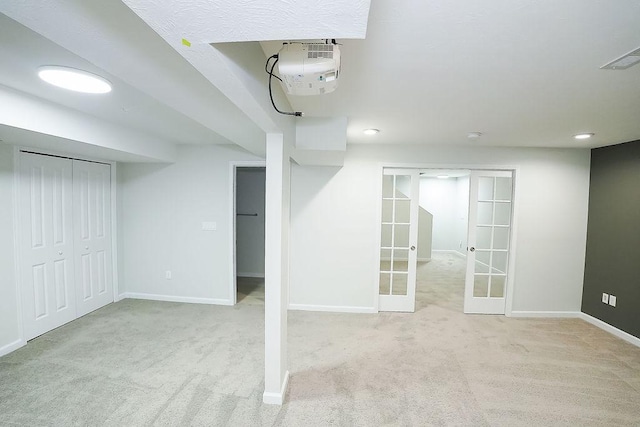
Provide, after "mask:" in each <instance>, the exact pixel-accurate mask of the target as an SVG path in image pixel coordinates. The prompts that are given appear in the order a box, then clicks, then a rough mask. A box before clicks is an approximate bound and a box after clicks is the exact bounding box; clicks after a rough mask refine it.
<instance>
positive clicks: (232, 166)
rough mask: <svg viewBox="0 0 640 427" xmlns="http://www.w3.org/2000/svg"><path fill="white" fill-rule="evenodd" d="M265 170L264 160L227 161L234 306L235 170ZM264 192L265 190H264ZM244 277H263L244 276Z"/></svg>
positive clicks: (231, 279) (230, 256)
mask: <svg viewBox="0 0 640 427" xmlns="http://www.w3.org/2000/svg"><path fill="white" fill-rule="evenodd" d="M239 167H240V168H256V167H258V168H265V169H266V167H267V162H266V161H265V160H231V161H229V234H230V236H229V259H230V260H231V262H230V263H229V301H230V302H231V304H229V305H236V303H237V302H238V301H237V298H238V283H237V276H238V275H236V268H237V261H236V169H237V168H239ZM265 191H266V188H265ZM246 277H264V275H262V276H246Z"/></svg>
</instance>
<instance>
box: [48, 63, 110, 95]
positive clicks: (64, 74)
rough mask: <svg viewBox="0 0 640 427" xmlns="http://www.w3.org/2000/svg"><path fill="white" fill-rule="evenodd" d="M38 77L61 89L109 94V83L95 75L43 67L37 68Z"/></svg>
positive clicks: (70, 69) (56, 67) (68, 69)
mask: <svg viewBox="0 0 640 427" xmlns="http://www.w3.org/2000/svg"><path fill="white" fill-rule="evenodd" d="M38 77H40V78H41V79H42V80H44V81H45V82H47V83H49V84H52V85H54V86H58V87H61V88H63V89H68V90H72V91H74V92H82V93H108V92H111V83H109V81H108V80H106V79H104V78H102V77H100V76H97V75H95V74H92V73H89V72H86V71H82V70H77V69H75V68H69V67H60V66H44V67H40V68H38Z"/></svg>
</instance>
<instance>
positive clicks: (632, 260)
mask: <svg viewBox="0 0 640 427" xmlns="http://www.w3.org/2000/svg"><path fill="white" fill-rule="evenodd" d="M577 250H578V249H577ZM603 292H605V293H607V294H610V295H615V296H616V299H617V301H616V306H615V307H612V306H610V305H608V304H604V303H603V302H602V293H603ZM582 311H583V312H584V313H587V314H589V315H591V316H593V317H596V318H598V319H600V320H602V321H604V322H606V323H608V324H610V325H612V326H615V327H616V328H618V329H621V330H623V331H625V332H627V333H629V334H631V335H634V336H636V337H639V338H640V141H635V142H628V143H626V144H619V145H614V146H610V147H603V148H596V149H593V150H592V151H591V185H590V190H589V222H588V226H587V253H586V261H585V274H584V290H583V294H582Z"/></svg>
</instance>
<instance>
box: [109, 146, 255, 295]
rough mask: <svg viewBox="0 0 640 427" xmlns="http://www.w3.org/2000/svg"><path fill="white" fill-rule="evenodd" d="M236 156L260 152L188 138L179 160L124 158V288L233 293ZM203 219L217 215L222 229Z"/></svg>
mask: <svg viewBox="0 0 640 427" xmlns="http://www.w3.org/2000/svg"><path fill="white" fill-rule="evenodd" d="M231 160H261V159H259V158H258V157H256V156H254V155H252V154H249V153H247V152H246V151H244V150H243V149H240V148H237V147H235V146H230V145H224V146H187V145H184V146H179V147H178V153H177V161H176V163H174V164H170V165H158V164H155V165H151V164H121V165H119V170H118V172H119V173H120V174H121V177H120V182H121V190H122V218H121V223H120V226H121V227H122V242H121V245H122V248H123V253H122V254H121V259H122V263H121V264H120V268H122V281H121V283H120V289H121V290H124V291H126V292H127V293H128V294H134V295H136V296H143V297H144V296H149V295H155V296H161V297H167V298H168V299H177V300H184V301H192V302H213V303H225V302H228V301H229V300H230V298H231V295H230V283H229V281H230V270H229V269H230V265H231V262H232V260H231V258H230V245H231V230H230V206H229V203H230V200H231V195H230V194H229V192H230V183H229V179H230V173H229V161H231ZM204 221H211V222H215V223H216V225H217V230H215V231H203V230H202V222H204ZM167 270H171V272H172V279H171V280H167V279H166V278H165V271H167Z"/></svg>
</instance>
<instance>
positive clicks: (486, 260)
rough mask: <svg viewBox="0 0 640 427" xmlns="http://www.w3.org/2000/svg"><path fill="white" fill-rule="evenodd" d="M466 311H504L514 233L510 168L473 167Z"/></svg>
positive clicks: (470, 192) (465, 296)
mask: <svg viewBox="0 0 640 427" xmlns="http://www.w3.org/2000/svg"><path fill="white" fill-rule="evenodd" d="M469 185H470V186H469V229H468V239H467V245H468V248H467V274H466V280H465V295H464V312H465V313H482V314H504V312H505V303H506V299H505V294H506V288H507V271H508V265H509V241H510V236H511V215H512V205H513V203H512V200H513V197H512V194H513V175H512V172H511V171H472V172H471V176H470V181H469Z"/></svg>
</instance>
